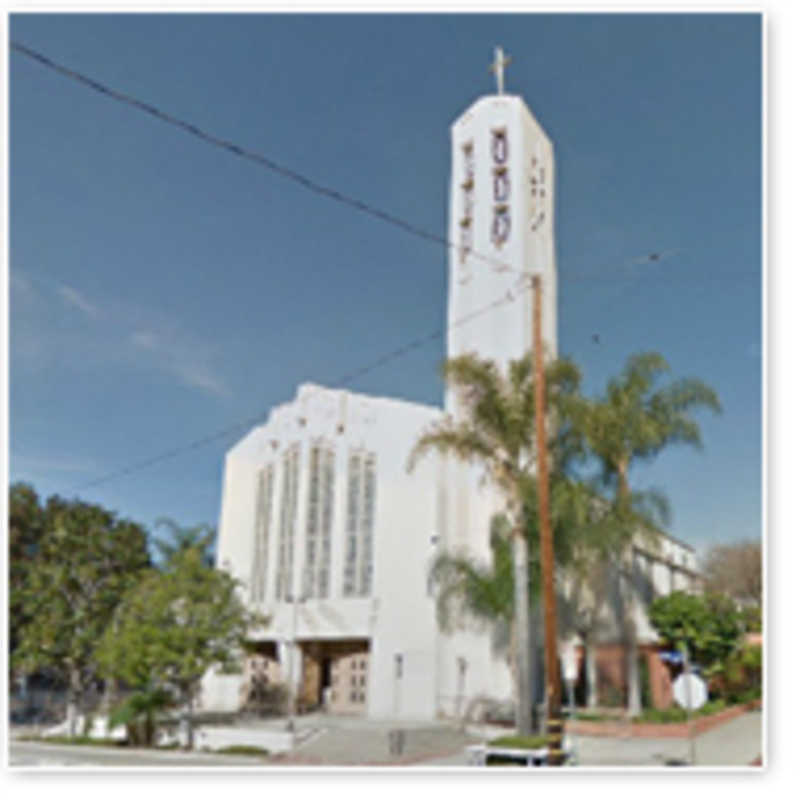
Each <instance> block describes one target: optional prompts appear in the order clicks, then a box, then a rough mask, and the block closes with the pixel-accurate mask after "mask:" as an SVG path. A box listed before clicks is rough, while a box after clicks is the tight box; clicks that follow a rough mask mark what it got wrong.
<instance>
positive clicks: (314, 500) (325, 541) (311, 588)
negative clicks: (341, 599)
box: [304, 444, 334, 597]
mask: <svg viewBox="0 0 800 800" xmlns="http://www.w3.org/2000/svg"><path fill="white" fill-rule="evenodd" d="M308 469H309V480H308V512H307V514H306V554H305V569H304V576H305V586H304V590H305V593H306V595H307V596H308V597H327V596H328V588H329V585H330V565H331V524H332V521H333V481H334V452H333V450H332V449H331V448H329V447H325V446H323V445H321V444H314V445H312V447H311V452H310V455H309V467H308Z"/></svg>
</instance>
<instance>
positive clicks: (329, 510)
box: [317, 449, 336, 597]
mask: <svg viewBox="0 0 800 800" xmlns="http://www.w3.org/2000/svg"><path fill="white" fill-rule="evenodd" d="M335 463H336V455H335V453H334V451H333V449H328V450H326V451H325V453H324V457H323V466H322V540H321V554H320V563H319V567H318V572H317V589H318V592H319V596H320V597H327V596H328V594H329V588H330V571H331V529H332V526H333V490H334V478H335Z"/></svg>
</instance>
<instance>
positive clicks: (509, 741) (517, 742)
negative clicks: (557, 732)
mask: <svg viewBox="0 0 800 800" xmlns="http://www.w3.org/2000/svg"><path fill="white" fill-rule="evenodd" d="M489 744H490V745H494V746H495V747H516V748H518V749H520V750H539V749H540V748H542V747H547V737H546V736H501V737H500V738H499V739H492V741H491V742H489Z"/></svg>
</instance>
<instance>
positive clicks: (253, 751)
mask: <svg viewBox="0 0 800 800" xmlns="http://www.w3.org/2000/svg"><path fill="white" fill-rule="evenodd" d="M214 752H215V753H219V754H221V755H225V756H268V755H269V750H267V749H266V748H264V747H256V746H255V745H252V744H231V745H228V747H222V748H220V749H219V750H215V751H214Z"/></svg>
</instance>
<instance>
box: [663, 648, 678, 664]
mask: <svg viewBox="0 0 800 800" xmlns="http://www.w3.org/2000/svg"><path fill="white" fill-rule="evenodd" d="M658 657H659V658H660V659H661V660H662V661H665V662H666V663H667V664H682V663H683V653H681V652H680V650H662V651H661V652H660V653H659V654H658Z"/></svg>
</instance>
